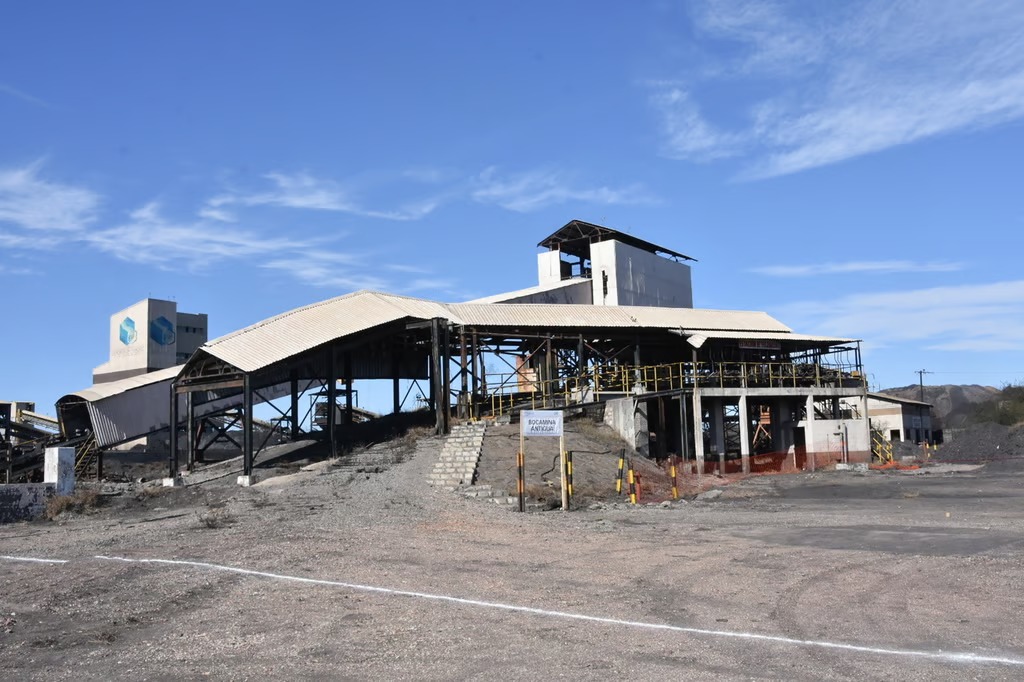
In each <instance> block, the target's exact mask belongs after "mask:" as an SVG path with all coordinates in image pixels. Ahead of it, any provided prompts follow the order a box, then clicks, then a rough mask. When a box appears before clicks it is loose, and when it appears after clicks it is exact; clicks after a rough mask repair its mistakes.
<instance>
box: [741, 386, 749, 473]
mask: <svg viewBox="0 0 1024 682" xmlns="http://www.w3.org/2000/svg"><path fill="white" fill-rule="evenodd" d="M739 412H740V459H741V461H742V464H743V473H745V474H749V473H750V410H748V409H747V396H746V395H741V396H740V399H739Z"/></svg>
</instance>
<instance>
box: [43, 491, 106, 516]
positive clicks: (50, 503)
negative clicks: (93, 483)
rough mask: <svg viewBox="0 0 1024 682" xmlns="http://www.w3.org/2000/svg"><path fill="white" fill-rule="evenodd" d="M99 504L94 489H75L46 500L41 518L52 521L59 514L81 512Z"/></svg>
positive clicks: (97, 494) (98, 498) (98, 497)
mask: <svg viewBox="0 0 1024 682" xmlns="http://www.w3.org/2000/svg"><path fill="white" fill-rule="evenodd" d="M99 505H100V496H99V493H97V492H96V491H95V490H76V491H75V492H73V493H72V494H70V495H57V496H54V497H51V498H50V499H49V500H47V501H46V509H45V510H43V518H45V519H46V520H48V521H53V520H54V519H56V518H57V517H58V516H60V515H61V514H82V513H85V512H87V511H89V510H92V509H95V508H96V507H98V506H99Z"/></svg>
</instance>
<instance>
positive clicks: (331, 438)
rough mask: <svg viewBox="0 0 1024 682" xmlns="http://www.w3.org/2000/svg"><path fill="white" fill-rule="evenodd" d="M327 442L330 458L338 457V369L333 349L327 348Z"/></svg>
mask: <svg viewBox="0 0 1024 682" xmlns="http://www.w3.org/2000/svg"><path fill="white" fill-rule="evenodd" d="M327 440H328V442H329V443H330V451H331V457H337V456H338V369H337V367H336V363H335V359H334V347H333V346H330V347H328V348H327Z"/></svg>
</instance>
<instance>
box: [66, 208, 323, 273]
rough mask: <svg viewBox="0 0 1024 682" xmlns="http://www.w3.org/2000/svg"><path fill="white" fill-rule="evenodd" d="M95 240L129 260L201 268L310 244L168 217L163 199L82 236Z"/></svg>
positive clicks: (98, 246) (96, 244) (97, 245)
mask: <svg viewBox="0 0 1024 682" xmlns="http://www.w3.org/2000/svg"><path fill="white" fill-rule="evenodd" d="M82 240H83V241H85V242H86V243H87V244H89V245H90V246H92V247H94V248H96V249H98V250H99V251H102V252H104V253H108V254H110V255H112V256H114V257H115V258H118V259H120V260H123V261H128V262H130V263H142V264H149V265H157V266H166V267H170V266H172V265H174V266H177V267H185V268H187V269H190V270H201V269H203V268H205V267H207V266H209V265H210V264H211V263H214V262H217V261H220V260H225V259H242V258H247V257H251V256H255V255H260V254H268V253H278V252H280V251H282V250H288V249H301V248H309V247H310V246H311V245H310V244H309V243H307V242H301V241H295V240H291V239H282V238H267V237H265V236H262V235H259V234H256V233H253V232H248V231H244V230H232V229H225V228H224V226H223V225H211V224H209V223H206V222H203V221H196V222H177V221H174V220H169V219H167V218H165V217H164V216H163V215H162V213H161V210H160V206H159V204H156V203H150V204H147V205H146V206H144V207H142V208H140V209H138V210H136V211H134V212H133V213H132V214H131V216H130V220H129V221H128V222H126V223H124V224H122V225H117V226H115V227H111V228H108V229H104V230H97V231H94V232H91V233H88V234H86V235H83V236H82Z"/></svg>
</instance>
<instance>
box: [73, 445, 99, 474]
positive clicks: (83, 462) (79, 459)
mask: <svg viewBox="0 0 1024 682" xmlns="http://www.w3.org/2000/svg"><path fill="white" fill-rule="evenodd" d="M98 451H99V446H97V445H96V439H95V438H92V437H90V438H89V439H88V440H87V441H85V442H84V443H82V444H81V445H79V446H78V449H77V450H76V451H75V475H76V476H82V475H83V474H85V472H86V471H87V470H88V469H89V466H90V465H91V464H92V461H93V459H95V458H96V453H97V452H98Z"/></svg>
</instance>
